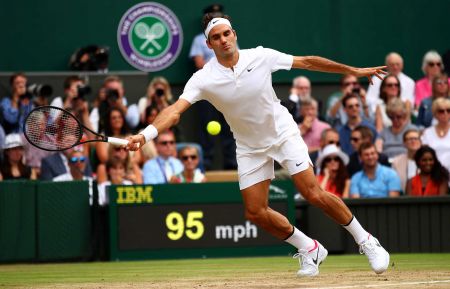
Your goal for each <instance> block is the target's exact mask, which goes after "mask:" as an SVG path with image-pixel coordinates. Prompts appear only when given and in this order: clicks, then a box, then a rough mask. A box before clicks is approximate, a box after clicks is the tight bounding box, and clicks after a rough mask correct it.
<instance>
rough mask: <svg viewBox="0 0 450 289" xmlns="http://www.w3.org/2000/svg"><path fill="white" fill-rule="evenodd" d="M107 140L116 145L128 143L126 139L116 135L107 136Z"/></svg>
mask: <svg viewBox="0 0 450 289" xmlns="http://www.w3.org/2000/svg"><path fill="white" fill-rule="evenodd" d="M107 141H108V142H109V143H110V144H113V145H118V146H126V145H127V144H128V141H127V140H126V139H121V138H117V137H108V139H107Z"/></svg>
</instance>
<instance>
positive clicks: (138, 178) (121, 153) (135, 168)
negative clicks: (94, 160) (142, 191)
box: [97, 146, 142, 184]
mask: <svg viewBox="0 0 450 289" xmlns="http://www.w3.org/2000/svg"><path fill="white" fill-rule="evenodd" d="M113 158H115V159H119V160H121V161H122V162H123V163H124V169H125V175H124V178H125V179H127V180H129V181H131V182H132V183H133V184H142V171H141V168H140V167H139V164H138V163H137V162H136V161H135V160H134V159H133V158H132V157H131V152H128V151H127V150H126V149H124V148H122V147H119V146H109V148H108V160H109V159H113ZM107 178H108V169H107V166H106V164H99V165H98V167H97V181H98V183H102V182H104V181H106V180H107Z"/></svg>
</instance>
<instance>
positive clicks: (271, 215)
mask: <svg viewBox="0 0 450 289" xmlns="http://www.w3.org/2000/svg"><path fill="white" fill-rule="evenodd" d="M269 186H270V179H268V180H264V181H262V182H259V183H257V184H254V185H252V186H250V187H248V188H245V189H243V190H241V193H242V197H243V200H244V206H245V216H246V218H247V219H248V220H250V221H252V222H253V223H255V224H256V225H258V226H259V227H261V228H263V229H264V230H265V231H267V232H269V233H270V234H272V235H273V236H275V237H277V238H279V239H282V240H285V241H286V242H288V243H289V244H291V245H293V246H294V247H296V248H297V249H298V253H297V254H295V255H294V256H295V257H301V258H300V263H301V269H300V270H299V271H298V272H297V274H298V275H299V276H315V275H317V274H319V269H318V266H319V265H320V263H321V262H322V261H323V260H324V259H325V257H326V255H327V254H328V252H327V250H326V249H325V248H324V247H323V246H322V245H320V244H319V243H318V242H317V241H316V240H312V239H311V238H309V237H308V236H306V235H305V234H304V233H303V232H301V231H300V230H298V229H297V228H295V227H294V226H292V225H291V224H290V223H289V220H288V219H287V218H286V217H285V216H283V215H282V214H280V213H278V212H277V211H274V210H272V209H271V208H270V207H269V205H268V199H269ZM308 255H311V256H312V257H311V258H305V256H308Z"/></svg>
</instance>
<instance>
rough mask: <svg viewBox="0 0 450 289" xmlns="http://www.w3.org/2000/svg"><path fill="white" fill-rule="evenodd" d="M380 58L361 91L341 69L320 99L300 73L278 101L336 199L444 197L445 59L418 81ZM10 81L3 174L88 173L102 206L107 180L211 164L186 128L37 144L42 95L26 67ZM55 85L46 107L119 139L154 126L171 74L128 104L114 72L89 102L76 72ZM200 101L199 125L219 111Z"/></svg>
mask: <svg viewBox="0 0 450 289" xmlns="http://www.w3.org/2000/svg"><path fill="white" fill-rule="evenodd" d="M196 39H197V38H196ZM194 41H195V42H194V44H193V46H192V51H191V55H190V57H192V60H193V62H194V64H195V67H196V68H201V66H202V65H203V64H204V63H205V61H208V60H209V56H208V55H202V53H205V51H207V50H204V49H202V48H201V47H199V46H200V42H198V40H194ZM203 42H204V41H203ZM385 61H386V66H387V72H388V74H387V75H386V76H385V77H384V79H383V80H379V79H378V78H373V85H369V86H368V87H367V89H365V88H364V87H363V86H362V85H361V84H360V83H359V81H358V78H357V77H355V76H354V75H343V76H342V78H341V80H340V89H339V91H337V92H335V93H333V94H332V95H330V96H329V97H327V98H326V101H325V102H323V103H322V102H321V101H320V100H319V99H318V98H316V97H314V93H313V91H314V90H313V87H312V84H311V81H310V80H309V79H308V78H307V77H305V76H299V77H296V78H295V79H294V80H293V83H292V88H291V90H290V95H289V96H286V97H285V99H286V100H285V101H283V102H282V103H283V105H284V106H285V107H286V109H287V110H288V111H289V113H291V115H292V117H293V119H294V121H296V122H297V123H298V128H299V132H300V133H301V135H302V137H303V139H304V140H305V143H306V144H307V145H308V147H309V153H310V157H311V160H312V162H313V164H314V166H315V171H316V174H317V179H318V181H319V183H320V185H321V186H322V187H323V188H324V189H326V190H327V191H328V192H330V193H332V194H335V195H337V196H339V197H342V198H373V197H398V196H402V195H411V196H430V195H446V194H448V189H449V170H450V132H449V128H450V95H449V83H450V82H449V79H448V76H447V75H446V74H445V73H444V72H443V71H444V67H443V61H442V58H441V56H440V55H439V54H438V53H437V52H436V51H429V52H427V53H426V54H425V56H424V57H423V63H422V71H423V73H424V77H423V78H421V79H419V80H417V81H413V80H412V79H411V78H410V77H408V76H407V75H406V74H404V73H403V59H402V57H401V56H400V55H399V54H397V53H389V54H388V55H387V56H386V60H385ZM9 84H10V94H9V95H6V96H3V98H2V99H1V100H0V102H1V106H0V148H1V150H2V151H1V154H0V155H1V156H0V180H14V179H31V180H34V179H39V180H47V181H68V180H93V179H95V180H96V181H97V183H98V188H99V202H100V203H101V204H107V202H108V200H107V197H106V194H105V188H106V187H107V186H108V185H111V184H125V185H127V184H164V183H175V184H176V183H190V182H195V183H201V182H205V181H206V178H205V174H204V173H205V169H206V170H208V169H210V168H211V157H212V155H213V153H211V150H212V149H213V148H212V147H211V143H210V140H209V139H207V138H208V137H210V136H208V135H205V136H201V142H200V143H199V144H197V143H185V142H178V143H177V139H180V138H182V135H183V133H182V131H181V130H180V129H179V128H178V127H176V126H175V127H172V128H171V129H170V130H168V131H164V132H161V133H160V134H159V135H158V137H157V138H156V139H155V140H154V141H152V142H149V143H146V144H145V145H144V146H143V147H142V148H141V150H139V151H137V152H130V151H126V150H125V149H123V148H121V147H116V146H113V145H110V144H108V143H104V142H89V143H85V144H81V145H78V146H76V147H73V148H71V149H68V150H65V151H62V152H56V153H55V152H48V151H43V150H40V149H37V148H35V147H33V146H32V145H30V144H29V143H28V141H27V140H26V138H25V137H24V135H23V124H24V121H25V118H26V116H27V114H28V113H29V112H30V111H31V110H32V109H33V108H34V107H37V106H40V105H45V104H46V103H45V102H43V101H42V99H39V98H37V97H36V96H33V95H30V94H29V93H28V92H27V76H26V74H24V73H15V74H13V75H11V77H10V82H9ZM62 87H63V89H64V94H63V95H61V96H58V97H55V98H53V99H52V101H51V103H50V104H51V105H52V106H56V107H60V108H64V109H66V110H68V111H70V112H72V113H73V114H74V115H75V116H76V117H77V118H78V119H79V120H80V121H81V123H82V124H83V125H84V126H86V127H88V128H89V129H91V130H93V131H95V132H99V133H102V134H105V135H107V136H112V137H119V138H124V137H126V136H128V135H130V134H132V133H136V132H138V131H139V130H141V129H142V128H144V127H146V126H147V125H148V124H151V123H152V122H153V121H154V119H155V117H156V116H157V115H158V113H159V112H160V111H162V110H163V109H165V108H166V107H168V106H169V105H170V104H171V103H173V101H174V99H173V96H172V92H171V86H170V82H169V81H168V80H167V79H165V78H164V77H161V76H156V77H154V78H153V79H152V80H151V81H150V83H149V84H148V87H146V88H143V96H142V97H141V98H139V99H138V102H137V103H136V104H133V103H130V101H129V99H131V98H128V97H127V95H126V91H125V89H124V87H125V86H124V83H123V80H122V79H121V78H120V77H118V76H107V77H105V79H104V81H103V84H102V86H101V88H100V89H99V90H98V91H97V92H95V93H96V95H95V97H94V98H93V101H92V102H89V101H88V99H87V97H86V95H87V93H88V92H87V85H86V83H85V80H84V79H83V78H80V77H78V76H70V77H67V78H66V79H65V81H64V83H63V84H62ZM322 105H324V107H322ZM321 108H322V109H321ZM204 109H205V113H204V114H201V116H199V118H202V120H201V122H202V123H203V122H206V121H210V120H211V118H210V117H211V115H215V113H216V112H214V110H212V108H211V107H208V106H204ZM321 110H323V111H324V114H321V113H320V111H321ZM203 118H204V119H203ZM214 118H216V119H217V118H219V119H220V116H214ZM203 133H204V132H203ZM221 136H222V137H223V140H222V145H224V148H223V158H224V169H236V161H235V144H234V141H233V139H232V135H231V132H229V131H227V129H226V128H225V129H224V131H223V132H221ZM92 137H93V136H92V135H84V136H83V138H84V140H89V139H91V138H92ZM230 140H231V142H230Z"/></svg>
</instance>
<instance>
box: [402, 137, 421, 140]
mask: <svg viewBox="0 0 450 289" xmlns="http://www.w3.org/2000/svg"><path fill="white" fill-rule="evenodd" d="M417 140H420V138H418V137H407V138H405V141H417Z"/></svg>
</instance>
